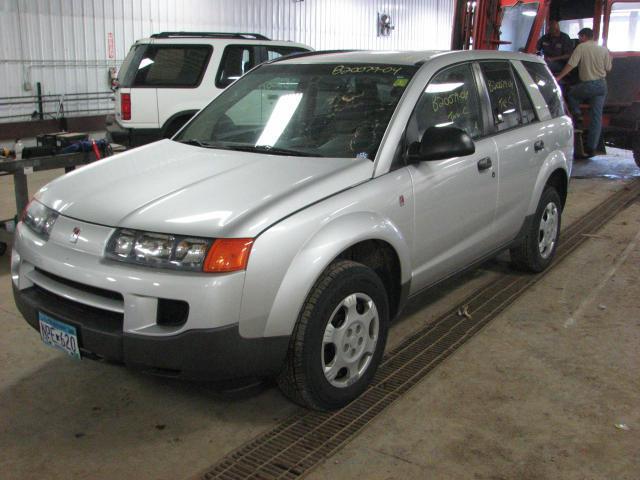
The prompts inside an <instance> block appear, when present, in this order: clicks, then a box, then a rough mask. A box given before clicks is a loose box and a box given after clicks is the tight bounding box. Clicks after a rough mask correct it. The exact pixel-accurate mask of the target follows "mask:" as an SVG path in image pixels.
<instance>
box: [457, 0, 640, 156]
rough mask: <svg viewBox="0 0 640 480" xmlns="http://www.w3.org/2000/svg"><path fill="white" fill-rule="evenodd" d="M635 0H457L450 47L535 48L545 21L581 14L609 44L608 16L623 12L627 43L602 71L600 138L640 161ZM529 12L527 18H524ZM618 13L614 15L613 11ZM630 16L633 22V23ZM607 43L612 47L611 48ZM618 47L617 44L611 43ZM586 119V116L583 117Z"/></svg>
mask: <svg viewBox="0 0 640 480" xmlns="http://www.w3.org/2000/svg"><path fill="white" fill-rule="evenodd" d="M639 3H640V2H639V0H519V1H518V0H457V2H456V7H455V12H454V29H453V33H452V37H451V48H453V49H456V50H467V49H489V50H498V49H499V50H509V51H521V52H527V53H536V44H537V42H538V39H539V38H540V36H541V35H542V32H543V27H544V25H545V22H546V21H547V20H549V19H550V18H553V19H555V20H560V21H562V20H576V19H583V20H585V21H587V22H589V23H591V25H593V26H592V28H593V31H594V36H595V38H596V39H600V38H601V39H602V40H601V43H602V45H604V46H607V47H608V46H609V45H610V44H611V42H610V41H609V40H610V24H611V20H612V16H615V15H617V13H616V12H617V11H620V12H621V14H622V15H626V10H630V11H631V13H630V14H629V15H628V17H625V19H627V22H628V27H629V28H628V32H625V34H624V35H628V36H629V38H631V39H632V40H631V42H633V43H632V44H631V45H629V46H630V47H631V48H629V49H627V50H626V51H612V52H611V55H612V57H613V68H612V70H611V72H610V73H609V75H608V77H607V84H608V91H609V93H608V95H607V100H606V103H605V107H604V116H603V139H604V144H605V145H609V146H613V147H619V148H625V149H629V150H633V154H634V159H635V161H636V163H637V164H638V166H640V81H638V78H640V41H638V40H635V39H637V38H640V34H638V35H636V33H635V32H636V26H637V28H638V30H640V8H639ZM524 17H529V18H524ZM616 18H619V17H616ZM632 22H633V23H632ZM610 49H611V48H610ZM616 50H617V49H616ZM586 123H587V124H588V122H586Z"/></svg>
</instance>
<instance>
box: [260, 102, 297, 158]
mask: <svg viewBox="0 0 640 480" xmlns="http://www.w3.org/2000/svg"><path fill="white" fill-rule="evenodd" d="M300 100H302V93H289V94H287V95H282V96H281V97H280V98H279V99H278V103H276V106H275V107H274V108H273V112H271V116H270V117H269V120H268V121H267V124H266V125H265V127H264V130H263V131H262V135H260V138H259V139H258V141H257V142H256V147H257V146H258V145H265V146H267V147H273V146H274V145H275V144H276V142H277V141H278V139H279V138H280V135H282V132H283V131H284V129H285V128H286V127H287V125H288V124H289V120H291V117H293V114H294V113H295V111H296V109H297V108H298V105H300Z"/></svg>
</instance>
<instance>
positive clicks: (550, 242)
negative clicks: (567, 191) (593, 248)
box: [510, 187, 562, 273]
mask: <svg viewBox="0 0 640 480" xmlns="http://www.w3.org/2000/svg"><path fill="white" fill-rule="evenodd" d="M561 214H562V202H561V201H560V196H559V195H558V192H557V191H556V189H555V188H553V187H547V188H546V189H545V190H544V192H543V193H542V196H541V197H540V202H539V203H538V208H537V210H536V214H535V216H534V218H533V221H532V222H531V225H529V229H528V231H527V233H526V235H525V237H524V238H523V239H522V241H521V242H520V243H519V244H518V245H516V246H515V247H512V248H511V250H510V253H511V262H512V264H513V265H514V266H515V267H516V268H518V269H519V270H525V271H529V272H536V273H537V272H541V271H543V270H544V269H545V268H547V267H548V266H549V264H550V263H551V261H552V260H553V257H554V255H555V253H556V248H557V246H558V238H559V236H560V220H561Z"/></svg>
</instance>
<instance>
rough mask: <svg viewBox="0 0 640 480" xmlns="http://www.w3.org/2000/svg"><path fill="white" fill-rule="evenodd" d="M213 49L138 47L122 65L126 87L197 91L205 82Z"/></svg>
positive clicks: (166, 46)
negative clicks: (204, 77) (203, 78)
mask: <svg viewBox="0 0 640 480" xmlns="http://www.w3.org/2000/svg"><path fill="white" fill-rule="evenodd" d="M211 51H212V48H211V46H209V45H138V46H136V47H135V50H133V49H132V50H131V52H129V55H127V58H126V59H125V62H124V63H123V64H122V67H121V69H120V70H121V71H120V74H119V75H118V76H119V80H120V85H121V86H122V87H173V88H193V87H197V86H198V85H199V84H200V81H201V80H202V76H203V75H204V71H205V69H206V66H207V63H208V62H209V57H210V56H211Z"/></svg>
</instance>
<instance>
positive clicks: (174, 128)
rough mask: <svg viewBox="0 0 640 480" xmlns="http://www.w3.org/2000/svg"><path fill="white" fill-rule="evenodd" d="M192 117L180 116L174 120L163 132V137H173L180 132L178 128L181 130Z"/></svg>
mask: <svg viewBox="0 0 640 480" xmlns="http://www.w3.org/2000/svg"><path fill="white" fill-rule="evenodd" d="M190 119H191V117H178V118H176V119H175V120H173V121H172V122H171V123H170V124H169V126H168V127H167V128H166V129H165V131H164V132H163V134H162V138H171V137H173V136H174V135H175V134H176V133H178V130H180V129H181V128H182V127H183V126H184V124H185V123H187V122H188V121H189V120H190Z"/></svg>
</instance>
